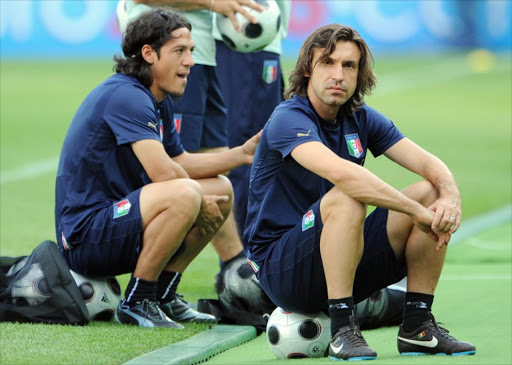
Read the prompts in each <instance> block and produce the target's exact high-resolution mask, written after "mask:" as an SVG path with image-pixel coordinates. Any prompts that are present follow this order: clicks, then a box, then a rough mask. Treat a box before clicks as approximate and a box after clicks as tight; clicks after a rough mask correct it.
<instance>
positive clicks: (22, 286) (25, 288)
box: [6, 256, 52, 306]
mask: <svg viewBox="0 0 512 365" xmlns="http://www.w3.org/2000/svg"><path fill="white" fill-rule="evenodd" d="M28 260H29V256H27V257H24V258H23V259H21V260H20V261H19V262H18V263H17V264H15V265H13V266H11V267H10V269H9V271H8V272H7V274H6V276H7V277H10V276H16V278H15V279H13V283H12V289H11V297H12V303H13V304H15V305H18V306H25V305H38V304H41V303H43V302H44V301H45V300H47V299H48V298H50V297H51V296H52V292H51V288H50V286H49V284H48V281H47V280H46V276H45V275H44V272H43V270H42V269H41V265H40V264H39V263H38V262H36V263H33V264H30V265H28V266H27V262H28Z"/></svg>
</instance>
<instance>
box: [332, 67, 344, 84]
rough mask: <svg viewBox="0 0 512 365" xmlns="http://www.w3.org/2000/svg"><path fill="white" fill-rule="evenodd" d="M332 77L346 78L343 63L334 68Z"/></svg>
mask: <svg viewBox="0 0 512 365" xmlns="http://www.w3.org/2000/svg"><path fill="white" fill-rule="evenodd" d="M332 78H333V79H334V80H336V81H343V79H344V73H343V66H342V65H337V66H336V67H335V68H334V71H333V75H332Z"/></svg>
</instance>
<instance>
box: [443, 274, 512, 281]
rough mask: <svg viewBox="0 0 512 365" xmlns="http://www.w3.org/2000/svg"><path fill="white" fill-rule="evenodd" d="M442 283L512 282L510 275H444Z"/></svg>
mask: <svg viewBox="0 0 512 365" xmlns="http://www.w3.org/2000/svg"><path fill="white" fill-rule="evenodd" d="M440 280H441V281H473V280H478V281H487V280H492V281H495V280H512V275H510V274H489V275H444V276H443V275H442V276H441V279H440Z"/></svg>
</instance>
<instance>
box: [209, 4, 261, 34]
mask: <svg viewBox="0 0 512 365" xmlns="http://www.w3.org/2000/svg"><path fill="white" fill-rule="evenodd" d="M242 6H247V7H249V8H251V9H254V10H257V11H263V7H262V6H261V5H259V4H258V3H255V2H254V1H252V0H216V1H215V2H214V5H213V11H214V12H216V13H219V14H222V15H224V16H227V17H228V18H229V20H231V23H233V27H234V28H235V29H236V30H237V31H239V30H240V27H239V26H238V22H237V20H236V13H240V14H242V15H243V16H245V17H246V18H247V19H249V21H250V22H251V23H257V22H258V21H257V20H256V18H255V17H253V16H252V15H251V14H249V12H248V11H247V10H245V9H244V8H243V7H242Z"/></svg>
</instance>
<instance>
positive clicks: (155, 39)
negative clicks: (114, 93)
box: [114, 8, 192, 88]
mask: <svg viewBox="0 0 512 365" xmlns="http://www.w3.org/2000/svg"><path fill="white" fill-rule="evenodd" d="M179 28H187V29H188V30H192V26H191V25H190V23H189V22H188V21H187V20H186V19H185V18H184V17H183V16H182V15H181V14H179V13H178V12H175V11H169V10H164V9H159V8H157V9H154V10H151V11H149V12H147V13H144V14H142V15H141V16H139V17H138V18H137V19H135V20H134V21H132V22H130V24H128V27H127V28H126V33H125V34H124V37H123V43H122V44H121V48H122V49H123V53H124V57H122V56H119V55H116V56H114V61H115V62H116V64H115V66H114V71H115V72H117V73H123V74H126V75H129V76H133V77H135V78H136V79H137V80H139V81H140V82H141V83H142V84H143V85H144V86H146V87H148V88H149V87H150V86H151V84H152V83H153V74H152V73H151V68H150V65H149V63H147V62H146V61H145V60H144V58H143V57H142V53H141V50H142V47H143V46H144V45H145V44H148V45H150V46H151V47H152V48H153V49H154V50H155V51H156V53H157V55H158V56H160V48H162V46H163V45H164V44H165V43H166V42H167V41H168V40H169V39H171V38H172V36H171V33H172V32H173V31H175V30H176V29H179Z"/></svg>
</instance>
